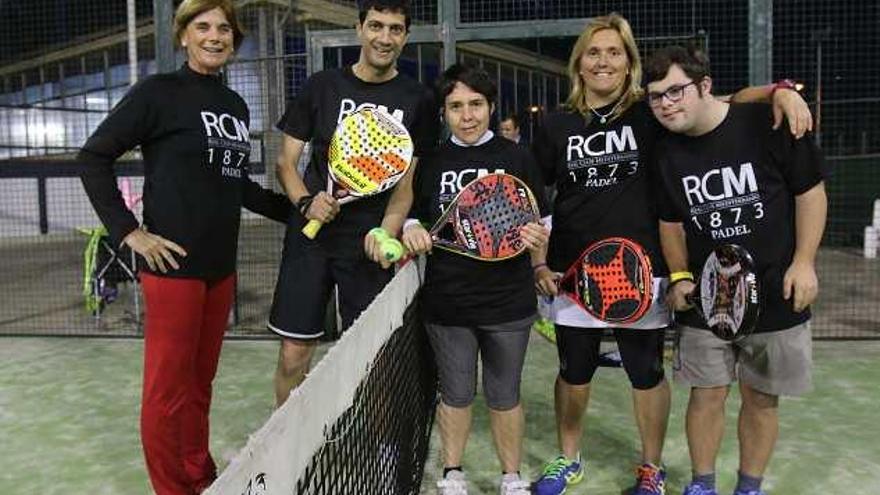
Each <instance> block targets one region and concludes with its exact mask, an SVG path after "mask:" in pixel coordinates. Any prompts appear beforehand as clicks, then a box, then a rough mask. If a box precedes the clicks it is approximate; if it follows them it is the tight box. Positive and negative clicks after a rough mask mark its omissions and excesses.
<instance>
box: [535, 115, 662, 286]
mask: <svg viewBox="0 0 880 495" xmlns="http://www.w3.org/2000/svg"><path fill="white" fill-rule="evenodd" d="M612 107H613V104H612V105H609V106H607V107H603V108H599V109H597V111H598V112H599V113H603V114H604V113H608V112H609V111H610V110H611V109H612ZM662 132H663V129H662V128H661V127H659V124H657V122H656V121H655V120H654V118H653V116H652V115H651V113H650V110H649V109H648V107H647V105H645V104H643V103H638V104H635V105H633V106H632V107H630V108H629V109H627V110H626V111H625V112H624V113H623V114H622V115H621V116H620V117H619V118H617V119H614V120H610V121H608V122H606V123H602V122H601V120H600V119H599V118H598V117H596V116H592V118H590V119H589V121H587V119H585V118H584V116H583V115H581V114H580V113H578V112H570V111H569V112H562V113H557V114H551V115H549V116H548V117H547V118H546V119H545V122H544V124H543V125H542V126H541V128H540V129H539V130H538V132H537V133H536V136H535V140H534V143H533V145H532V149H533V151H534V154H535V158H536V160H537V161H538V165H540V167H541V169H542V170H543V173H544V180H545V181H546V182H547V184H555V185H556V190H557V192H558V194H557V196H556V199H555V201H554V204H553V233H552V235H551V236H550V246H549V248H548V253H547V262H548V264H549V265H550V268H552V269H553V270H555V271H565V270H566V269H567V268H568V267H569V266H570V265H571V264H572V263H574V260H575V259H577V257H578V255H579V254H580V253H581V252H582V251H583V250H584V249H585V248H586V247H587V246H589V245H590V244H592V243H593V242H595V241H598V240H601V239H605V238H608V237H625V238H628V239H631V240H634V241H636V242H638V243H639V244H641V245H642V247H644V248H645V250H646V251H647V253H648V255H649V256H650V258H651V262H652V268H653V271H654V275H655V276H665V275H666V273H667V270H666V264H665V263H664V261H663V257H662V256H661V255H660V248H659V238H658V231H657V209H656V198H655V195H654V190H653V188H652V186H651V184H652V179H651V173H652V167H653V163H652V161H653V156H654V145H655V142H656V140H657V139H658V136H659V135H660V134H662Z"/></svg>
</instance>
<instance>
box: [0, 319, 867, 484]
mask: <svg viewBox="0 0 880 495" xmlns="http://www.w3.org/2000/svg"><path fill="white" fill-rule="evenodd" d="M277 345H278V344H277V343H276V342H274V341H252V342H242V341H231V342H227V343H226V347H225V348H224V351H223V356H222V359H221V364H220V371H219V373H218V377H217V381H216V388H215V393H214V397H215V399H214V408H213V414H212V449H213V452H214V454H215V457H216V458H217V459H218V461H219V462H220V463H221V465H225V464H226V463H227V462H228V460H229V459H230V458H231V457H232V455H234V453H235V452H236V451H237V450H238V449H239V448H240V447H241V446H242V445H243V444H244V442H245V441H246V439H247V437H248V435H249V434H250V433H252V432H253V431H255V430H256V429H257V428H258V427H259V426H260V425H261V424H262V423H263V422H264V421H265V420H266V418H267V417H268V415H269V413H270V412H271V408H272V403H273V398H272V386H271V378H272V371H273V369H274V364H275V358H276V352H277ZM142 348H143V345H142V342H141V341H139V340H88V339H57V338H56V339H37V338H4V339H0V468H2V469H0V494H3V495H18V494H28V495H30V494H36V493H39V494H45V495H49V494H65V495H76V494H90V495H92V494H123V495H139V494H149V493H151V491H150V489H149V484H148V481H147V479H146V475H145V472H144V468H143V461H142V458H141V451H140V443H139V440H138V431H137V424H138V419H137V418H138V397H139V394H140V372H141V351H142ZM878 360H880V342H875V341H871V342H817V343H816V345H815V361H816V366H815V383H816V391H815V392H813V393H812V394H810V395H809V396H806V397H804V398H800V399H786V400H783V401H782V404H781V432H780V440H779V443H778V445H777V450H776V454H775V456H774V458H773V461H772V463H771V466H770V469H769V472H768V475H767V482H766V483H765V487H766V488H767V489H768V491H769V493H771V494H786V495H788V494H820V493H821V494H835V495H837V494H847V495H859V494H863V495H868V494H874V493H877V492H878V491H880V427H878V426H877V425H878V410H880V388H878V383H880V366H878V365H877V363H878ZM555 373H556V353H555V349H554V347H553V346H552V345H551V344H550V343H548V342H547V341H545V340H543V339H541V338H540V337H537V336H534V337H533V339H532V343H531V347H530V350H529V355H528V360H527V364H526V372H525V377H524V384H523V400H524V404H525V407H526V411H527V426H526V427H527V438H526V445H525V458H524V463H523V471H524V474H525V475H527V476H529V477H534V476H536V475H537V473H538V471H539V470H540V467H541V464H542V462H544V461H546V460H549V459H550V458H552V457H553V456H554V455H555V454H556V452H557V449H556V440H555V431H554V425H553V400H552V390H553V379H554V376H555ZM673 390H674V393H675V395H674V399H673V409H672V418H671V420H670V430H669V435H668V440H667V446H666V452H665V455H664V458H665V462H666V464H667V466H668V468H669V481H668V491H667V493H669V494H678V493H681V489H682V487H683V485H684V484H685V483H686V482H687V480H688V478H689V467H688V456H687V445H686V442H685V438H684V433H683V412H684V406H685V404H686V400H687V396H686V391H685V390H682V389H680V388H677V387H675V388H674V389H673ZM737 407H738V398H737V396H736V394H735V393H734V394H732V395H731V398H730V407H729V408H728V416H729V421H728V428H727V436H726V438H725V442H724V444H723V451H722V453H721V456H720V459H719V463H718V471H719V485H720V488H721V489H722V490H721V493H730V491H731V490H732V485H733V482H734V473H735V469H736V465H737V453H736V452H737V451H736V439H735V438H736V437H735V435H736V430H735V426H734V424H735V416H736V410H737ZM631 410H632V407H631V401H630V394H629V390H628V384H627V382H626V378H625V374H624V373H623V371H622V370H619V369H605V368H603V369H601V370H600V371H599V373H598V375H597V377H596V379H595V380H594V391H593V404H592V405H591V408H590V412H589V418H588V426H587V435H586V438H585V439H584V442H583V452H584V453H585V456H586V459H587V477H586V479H585V481H584V482H583V483H581V484H580V485H577V486H576V487H574V488H573V489H572V490H570V491H569V492H568V493H570V494H596V495H599V494H613V495H617V494H621V493H626V490H627V489H628V488H629V486H630V485H631V484H632V472H633V468H634V465H635V463H636V462H637V460H638V443H637V440H636V439H637V436H636V431H635V428H634V425H633V421H632V418H631ZM316 414H319V412H316ZM434 436H435V442H434V444H433V446H432V454H431V458H430V459H429V462H428V468H427V472H426V476H425V482H424V485H423V487H424V488H423V493H434V489H433V485H434V482H435V481H436V479H437V476H438V474H439V472H440V470H441V466H440V465H439V461H438V456H437V445H438V444H437V442H436V437H437V435H436V431H435V435H434ZM464 465H465V469H466V471H467V473H468V477H469V478H470V479H471V480H472V487H473V488H472V492H471V493H486V494H489V493H497V486H496V483H497V479H498V477H499V475H500V473H499V467H498V462H497V460H496V458H495V455H494V451H493V450H492V442H491V439H490V437H489V435H488V423H487V417H486V414H485V406H484V403H483V401H482V399H481V398H478V400H477V403H476V408H475V424H474V428H473V431H472V434H471V439H470V444H469V446H468V451H467V453H466V456H465V461H464Z"/></svg>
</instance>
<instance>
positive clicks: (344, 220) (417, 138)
mask: <svg viewBox="0 0 880 495" xmlns="http://www.w3.org/2000/svg"><path fill="white" fill-rule="evenodd" d="M360 108H380V109H382V110H385V111H386V112H388V113H389V114H390V115H391V116H393V117H395V118H396V119H398V120H399V121H401V122H402V123H403V125H404V126H405V127H406V128H407V130H409V132H410V135H411V136H412V138H413V142H414V144H415V156H421V155H422V154H424V152H425V151H427V150H429V149H430V148H431V147H432V146H433V145H434V144H435V142H436V136H437V127H438V122H437V121H438V116H437V109H436V106H435V104H434V97H433V94H432V93H431V92H430V90H428V89H427V88H426V87H425V86H423V85H421V84H420V83H418V82H417V81H415V80H413V79H410V78H409V77H407V76H405V75H403V74H398V75H397V76H396V77H394V78H393V79H391V80H389V81H385V82H382V83H369V82H365V81H363V80H361V79H359V78H358V77H356V76H355V75H354V73H353V72H352V70H351V67H350V66H349V67H344V68H340V69H329V70H325V71H321V72H318V73H315V74H314V75H312V76H311V77H310V78H309V79H308V81H306V83H305V85H304V87H303V88H302V90H301V91H300V92H299V94H297V96H296V98H295V99H294V100H293V101H292V102H291V103H290V104H289V105H288V107H287V110H286V111H285V113H284V116H283V117H282V118H281V121H280V122H278V128H279V129H280V130H281V131H283V132H284V133H286V134H288V135H290V136H292V137H294V138H297V139H300V140H302V141H306V142H311V149H312V157H311V160H310V163H309V166H308V168H307V169H306V172H305V177H304V178H303V179H304V181H305V183H306V187H307V188H308V189H309V192H310V193H311V194H315V193H317V192H318V191H323V190H326V189H327V150H328V147H329V145H330V138H331V137H332V136H333V131H334V130H335V129H336V125H337V124H338V123H339V122H341V121H342V119H343V118H344V117H345V116H346V115H349V114H351V113H353V112H355V111H356V110H358V109H360ZM390 194H391V193H390V191H388V192H385V193H381V194H377V195H376V196H372V197H368V198H364V199H361V200H358V201H355V202H352V203H350V204H347V205H345V206H343V207H342V210H341V211H340V213H339V215H337V216H336V218H335V219H334V220H333V221H332V222H330V223H328V224H327V225H325V226H324V227H323V228H322V229H321V231H320V233H319V234H318V237H317V242H319V243H320V244H321V246H322V247H323V248H324V250H325V252H326V253H327V254H328V256H331V257H345V258H352V257H354V258H361V257H363V256H364V254H363V242H362V239H363V236H364V234H366V232H367V231H368V230H370V229H371V228H373V227H376V226H377V225H379V223H380V222H381V219H382V215H383V214H384V212H385V206H386V205H387V203H388V199H389V198H390ZM297 218H298V219H299V220H300V221H301V222H304V219H302V217H300V216H297ZM293 227H296V228H299V227H301V225H299V226H297V225H294V226H293Z"/></svg>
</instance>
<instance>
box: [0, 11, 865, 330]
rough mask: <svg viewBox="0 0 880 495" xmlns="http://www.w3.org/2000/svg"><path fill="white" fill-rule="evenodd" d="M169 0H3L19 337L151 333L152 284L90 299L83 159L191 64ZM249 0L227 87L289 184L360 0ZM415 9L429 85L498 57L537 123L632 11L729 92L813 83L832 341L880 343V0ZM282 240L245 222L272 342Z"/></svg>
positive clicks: (8, 290) (4, 184) (0, 106)
mask: <svg viewBox="0 0 880 495" xmlns="http://www.w3.org/2000/svg"><path fill="white" fill-rule="evenodd" d="M163 2H166V3H170V0H137V1H130V2H128V4H129V6H131V7H133V9H126V5H125V2H107V1H106V0H80V1H77V2H72V1H62V0H10V1H7V2H2V3H0V256H2V258H0V259H3V260H4V261H5V263H4V267H3V277H2V280H0V335H8V334H29V335H31V334H52V335H113V336H116V335H138V334H139V331H140V330H139V326H138V322H139V316H140V315H139V310H140V306H137V305H136V304H135V302H136V301H138V297H139V294H138V293H137V290H136V289H137V287H136V284H134V283H131V282H129V281H128V280H127V278H126V276H125V273H124V271H123V272H122V273H121V274H120V272H119V271H117V272H114V273H115V276H116V277H117V279H118V280H116V279H114V280H111V282H115V286H116V289H117V299H116V301H115V302H112V303H110V304H105V305H104V306H103V307H102V308H101V311H100V312H97V313H96V312H88V311H87V310H86V309H85V303H84V300H85V296H84V295H83V290H84V288H86V289H88V287H84V282H87V281H88V278H87V277H85V275H86V274H85V273H84V250H85V247H86V243H87V239H88V237H87V235H86V234H85V233H84V231H87V230H88V229H90V228H93V227H95V226H97V225H98V219H97V217H96V216H95V215H94V213H93V212H92V210H91V208H90V207H89V205H88V202H87V201H86V199H85V196H84V194H83V192H82V189H81V186H80V185H79V182H78V179H77V178H76V175H77V174H78V171H79V169H78V167H79V166H78V164H77V163H76V162H75V161H74V160H73V157H74V154H75V152H76V150H77V149H78V147H79V146H81V145H82V143H83V142H84V140H85V138H86V137H87V136H88V134H89V133H90V132H91V131H93V130H94V128H95V127H96V126H97V125H98V123H99V122H100V121H101V120H102V119H103V118H104V116H105V115H106V114H107V112H108V111H109V109H110V108H112V107H113V105H114V104H116V103H117V102H118V101H119V99H120V98H121V97H122V95H124V94H125V92H126V91H127V90H128V88H129V87H130V84H131V81H132V80H133V79H135V78H142V77H144V76H146V75H147V74H150V73H153V72H155V71H156V70H157V67H167V66H169V65H170V66H174V65H177V64H179V63H181V62H182V58H181V55H180V54H179V53H178V54H176V55H175V56H174V57H176V58H172V59H171V60H168V59H167V56H165V55H161V54H162V53H164V52H163V51H162V50H163V49H162V47H161V45H162V43H157V40H159V41H162V40H164V38H161V37H160V38H161V39H160V38H157V34H156V33H167V32H168V31H169V27H168V24H167V22H166V21H162V20H160V21H157V20H156V19H154V11H153V8H154V5H157V4H161V3H163ZM238 3H239V6H240V16H241V20H242V22H243V23H244V24H245V27H246V30H247V33H248V38H247V40H246V42H245V44H244V45H243V46H242V48H241V50H239V53H238V56H237V60H236V61H235V62H234V63H233V64H232V65H231V66H230V67H229V69H228V70H227V71H226V80H227V83H228V84H229V86H230V87H232V88H233V89H235V90H236V91H237V92H239V93H240V94H241V95H242V96H243V97H244V98H245V100H246V101H247V103H248V105H249V107H250V109H251V115H252V123H251V136H252V138H253V139H254V150H255V151H254V154H253V156H252V163H251V168H252V174H253V175H254V177H255V178H256V179H258V180H259V181H261V182H262V183H264V184H265V185H267V186H271V187H276V188H277V187H278V186H277V183H276V181H275V179H274V176H273V174H272V173H271V171H272V168H273V163H274V160H275V157H276V155H277V152H278V148H279V144H280V141H281V136H280V134H279V132H278V131H277V130H276V129H275V123H276V122H277V120H278V118H279V117H280V115H281V114H282V112H283V109H284V106H285V104H286V102H287V101H288V100H289V99H290V97H291V96H293V95H295V94H296V92H297V91H298V88H299V87H300V86H301V84H302V82H303V81H304V80H305V78H306V77H307V74H308V73H309V72H310V71H314V70H317V69H320V68H324V67H332V66H340V65H343V64H348V63H351V62H352V61H354V60H355V59H356V57H357V53H358V48H357V46H356V39H354V35H353V30H352V29H351V26H352V25H353V23H354V22H355V20H356V10H355V2H354V1H353V0H296V1H289V0H242V1H239V2H238ZM166 7H167V5H166ZM413 7H414V27H413V32H412V35H411V37H410V43H409V44H408V46H407V47H406V49H405V50H404V53H403V56H402V57H401V61H400V64H399V65H400V68H401V70H402V71H403V72H405V73H408V74H410V75H412V76H413V77H416V78H418V79H419V80H421V81H422V82H424V83H426V84H429V83H431V82H432V81H433V80H434V79H435V78H436V77H437V75H438V74H439V73H440V72H441V70H442V67H443V66H444V64H446V63H449V62H450V61H454V60H462V61H467V62H471V63H476V64H479V65H482V66H483V67H484V68H485V69H486V70H487V71H488V72H489V73H490V74H492V75H494V77H495V78H496V81H497V83H498V86H499V89H500V97H499V105H498V112H497V115H496V119H497V117H498V116H500V115H505V116H506V115H510V114H518V115H520V117H521V119H522V121H523V122H524V131H525V133H526V134H527V135H528V134H529V133H530V131H531V130H532V129H533V128H534V127H535V126H537V125H540V119H541V118H542V116H543V115H544V114H545V113H546V112H547V111H550V110H551V109H553V108H554V107H555V106H557V104H558V103H559V102H560V101H564V99H565V97H566V96H567V92H568V81H567V79H566V77H565V64H566V62H567V58H568V53H569V50H570V49H571V46H572V43H573V42H574V39H575V36H576V35H577V34H578V32H579V31H580V29H581V28H582V26H583V22H584V19H585V18H587V17H589V16H592V15H599V14H604V13H607V12H610V11H617V12H620V13H621V14H623V15H624V16H626V17H627V18H628V19H629V20H630V22H631V24H632V25H633V28H634V30H635V34H636V37H637V39H638V42H639V45H640V47H641V49H642V50H643V52H644V53H649V52H650V51H651V50H653V49H655V48H657V47H659V46H663V45H665V44H668V43H670V42H676V41H682V40H693V39H697V40H699V41H700V42H701V43H703V44H704V46H706V47H707V49H708V51H709V54H710V57H711V59H712V66H713V76H714V80H715V83H716V87H717V88H718V89H719V90H720V91H721V92H729V91H733V90H735V89H737V88H740V87H743V86H745V85H748V84H750V83H751V84H759V83H765V82H768V81H770V80H772V79H780V78H783V77H788V78H793V79H796V80H797V81H799V82H801V83H803V84H804V86H805V89H804V92H803V94H804V96H805V98H806V99H807V100H808V101H810V103H811V105H812V106H813V109H814V114H815V117H816V125H817V129H816V133H815V139H817V141H819V142H820V144H821V145H822V147H823V149H824V151H825V153H826V155H827V156H828V159H829V160H831V162H832V163H833V164H834V169H835V175H834V177H833V178H832V179H831V180H830V181H829V184H828V190H829V194H830V200H831V205H830V213H831V214H830V218H829V222H828V228H827V234H826V237H825V241H824V244H823V248H822V250H821V253H820V257H819V269H820V277H821V283H822V289H821V296H820V301H819V303H818V304H817V306H816V318H815V324H814V330H815V334H816V335H817V336H820V337H840V338H877V337H878V336H880V308H878V307H877V305H876V301H878V300H880V290H878V289H876V287H880V261H878V260H876V259H868V258H865V256H864V254H865V253H864V251H865V249H864V248H865V232H866V229H865V227H866V226H869V225H871V224H872V223H873V222H877V223H878V224H880V219H878V220H875V218H874V216H875V213H874V211H875V210H874V208H875V207H874V201H875V200H876V199H877V198H878V197H880V98H878V97H877V96H876V95H875V93H874V89H875V88H876V87H878V83H880V34H878V32H877V30H876V26H877V25H880V7H878V6H877V5H876V3H875V2H858V1H855V0H852V1H835V0H817V1H814V2H798V1H796V0H738V1H732V2H697V1H695V0H670V1H667V2H655V1H652V0H632V1H627V2H622V1H611V0H591V1H581V0H577V1H576V0H541V1H538V0H458V1H453V0H421V1H418V0H417V1H414V2H413ZM166 10H167V9H166ZM157 53H159V54H160V56H159V57H156V54H157ZM157 58H158V59H159V60H158V61H157ZM122 161H123V163H122V164H121V165H120V167H119V171H120V175H121V176H124V177H125V179H126V181H127V185H126V186H125V187H129V188H131V190H134V191H138V190H139V187H140V183H141V168H140V162H139V155H138V154H137V153H136V152H134V153H132V154H129V155H127V156H125V157H124V158H123V159H122ZM267 171H269V172H270V173H266V172H267ZM136 211H137V210H136ZM877 227H880V225H877ZM281 235H282V232H281V228H280V227H279V226H277V225H274V224H272V223H271V222H268V221H266V220H262V219H259V218H256V217H254V216H251V215H244V217H243V226H242V234H241V239H240V240H241V249H240V260H239V267H240V273H239V286H238V290H237V297H236V311H235V314H234V315H233V318H232V323H233V325H232V332H231V333H232V334H233V335H248V336H251V335H265V333H264V332H265V331H264V330H263V325H264V322H265V318H266V314H267V312H268V305H269V302H270V301H271V295H272V290H273V287H274V283H275V276H276V273H277V267H278V261H279V257H280V248H281ZM105 261H106V260H105Z"/></svg>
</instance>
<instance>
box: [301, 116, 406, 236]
mask: <svg viewBox="0 0 880 495" xmlns="http://www.w3.org/2000/svg"><path fill="white" fill-rule="evenodd" d="M412 158H413V142H412V139H411V138H410V136H409V132H407V130H406V127H404V126H403V124H402V123H400V122H399V121H398V120H397V119H395V118H394V117H392V116H391V115H389V114H388V113H386V112H383V111H381V110H377V109H375V108H366V109H362V110H359V111H357V112H355V113H353V114H350V115H347V116H346V117H345V118H344V119H342V122H340V123H339V125H338V126H336V130H335V131H334V132H333V136H332V137H331V139H330V149H329V151H328V159H327V171H328V173H327V192H329V193H330V194H331V195H332V196H333V197H334V198H336V200H337V201H338V202H339V204H340V205H342V204H345V203H350V202H352V201H354V200H356V199H360V198H363V197H365V196H372V195H374V194H379V193H381V192H384V191H387V190H388V189H390V188H392V187H394V185H395V184H397V182H398V181H399V180H400V179H401V178H402V177H403V176H404V174H406V171H407V170H408V169H409V166H410V164H411V163H412ZM321 226H322V223H321V222H320V221H318V220H309V222H308V223H307V224H306V226H305V227H303V229H302V233H303V234H304V235H305V236H306V237H308V238H309V239H314V238H315V236H316V235H318V231H319V230H320V229H321Z"/></svg>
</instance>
